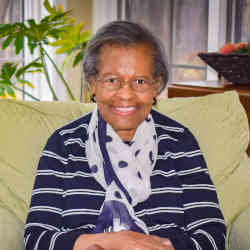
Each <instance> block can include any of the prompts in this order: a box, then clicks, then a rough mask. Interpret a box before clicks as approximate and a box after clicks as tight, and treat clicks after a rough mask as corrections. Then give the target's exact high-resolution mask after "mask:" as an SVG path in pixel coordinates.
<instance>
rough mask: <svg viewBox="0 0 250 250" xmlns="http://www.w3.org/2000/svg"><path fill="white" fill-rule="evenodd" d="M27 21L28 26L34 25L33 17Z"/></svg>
mask: <svg viewBox="0 0 250 250" xmlns="http://www.w3.org/2000/svg"><path fill="white" fill-rule="evenodd" d="M27 22H28V24H29V26H30V27H34V26H35V25H36V22H35V20H34V19H28V20H27Z"/></svg>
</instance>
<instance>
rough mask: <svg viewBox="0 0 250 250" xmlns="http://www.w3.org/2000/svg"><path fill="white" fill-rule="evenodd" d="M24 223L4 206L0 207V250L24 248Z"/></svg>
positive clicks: (22, 249)
mask: <svg viewBox="0 0 250 250" xmlns="http://www.w3.org/2000/svg"><path fill="white" fill-rule="evenodd" d="M23 231H24V223H23V222H22V221H21V220H20V219H18V218H17V217H16V216H15V215H14V214H13V213H11V212H10V211H9V210H8V209H6V208H4V207H0V242H1V250H10V249H13V250H24V242H23Z"/></svg>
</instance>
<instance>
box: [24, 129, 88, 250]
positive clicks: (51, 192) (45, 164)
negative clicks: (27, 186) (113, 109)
mask: <svg viewBox="0 0 250 250" xmlns="http://www.w3.org/2000/svg"><path fill="white" fill-rule="evenodd" d="M66 166H67V154H66V153H65V146H64V143H63V140H62V138H61V136H60V135H59V133H57V132H55V133H54V134H53V135H52V136H51V137H50V138H49V140H48V142H47V144H46V146H45V148H44V150H43V153H42V155H41V158H40V161H39V164H38V169H37V173H36V178H35V184H34V188H33V191H32V197H31V203H30V209H29V213H28V217H27V221H26V226H25V234H24V241H25V245H26V249H27V250H34V249H36V250H44V249H48V250H57V249H58V250H63V249H65V250H69V249H72V248H73V244H74V242H75V240H76V238H77V237H78V236H79V235H81V234H85V233H90V232H91V231H92V229H90V228H88V227H82V228H78V229H75V230H68V229H66V228H64V225H63V217H62V216H63V210H64V202H63V199H64V198H63V192H64V178H62V177H63V176H64V175H65V174H64V171H65V168H66Z"/></svg>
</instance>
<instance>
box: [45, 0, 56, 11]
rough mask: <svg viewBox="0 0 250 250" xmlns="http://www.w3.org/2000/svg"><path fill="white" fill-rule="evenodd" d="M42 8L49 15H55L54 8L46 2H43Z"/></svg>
mask: <svg viewBox="0 0 250 250" xmlns="http://www.w3.org/2000/svg"><path fill="white" fill-rule="evenodd" d="M43 6H44V7H45V9H46V10H47V11H48V12H49V13H50V14H55V13H56V7H52V6H51V5H50V3H49V1H48V0H44V2H43Z"/></svg>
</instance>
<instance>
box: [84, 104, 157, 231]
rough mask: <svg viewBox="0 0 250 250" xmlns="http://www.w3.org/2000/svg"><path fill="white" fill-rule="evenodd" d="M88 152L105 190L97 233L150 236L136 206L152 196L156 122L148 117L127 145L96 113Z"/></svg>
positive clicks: (90, 131)
mask: <svg viewBox="0 0 250 250" xmlns="http://www.w3.org/2000/svg"><path fill="white" fill-rule="evenodd" d="M88 133H89V139H88V142H87V147H86V152H87V157H88V163H89V166H90V169H91V172H92V173H93V175H94V177H95V178H96V180H97V181H98V182H99V183H100V184H101V185H102V186H103V188H104V189H105V190H106V196H105V201H104V203H103V205H102V208H101V211H100V215H99V217H98V222H97V225H96V228H95V230H94V231H95V233H101V232H111V231H114V232H117V231H121V230H131V231H136V232H142V233H146V234H148V230H147V227H146V225H145V224H144V222H143V221H141V220H140V219H139V218H137V217H136V215H135V213H134V209H133V207H134V206H135V205H136V204H138V203H139V202H142V201H145V200H146V199H147V198H148V197H149V195H150V193H151V184H150V175H151V172H152V169H153V167H154V165H155V161H156V156H157V143H156V132H155V128H154V121H153V118H152V116H151V115H149V116H148V117H147V118H146V120H145V121H143V122H142V123H141V124H140V125H139V127H138V128H137V130H136V133H135V135H134V137H133V139H132V140H131V141H130V142H129V144H126V143H124V142H123V141H122V139H121V138H120V137H119V136H118V135H117V134H116V132H115V131H114V130H113V128H112V127H111V126H110V125H109V124H107V123H106V122H105V121H104V120H103V119H102V117H101V116H100V114H99V112H98V110H97V108H96V109H95V110H94V112H93V114H92V117H91V121H90V124H89V129H88Z"/></svg>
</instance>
